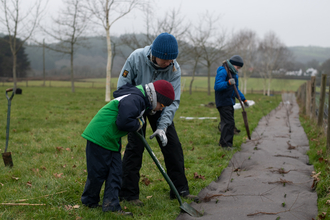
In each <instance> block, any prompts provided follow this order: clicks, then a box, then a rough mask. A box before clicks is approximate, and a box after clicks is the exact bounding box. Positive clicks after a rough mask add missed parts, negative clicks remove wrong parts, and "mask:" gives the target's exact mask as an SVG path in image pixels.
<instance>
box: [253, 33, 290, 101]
mask: <svg viewBox="0 0 330 220" xmlns="http://www.w3.org/2000/svg"><path fill="white" fill-rule="evenodd" d="M258 56H259V59H258V68H259V71H260V74H261V76H263V78H264V93H265V92H266V91H265V90H266V88H267V95H270V86H271V82H272V79H273V73H274V71H276V70H279V69H280V68H282V67H284V66H286V63H287V62H289V59H290V57H292V54H291V53H290V51H289V50H288V48H287V47H286V46H285V45H284V44H283V43H282V42H281V40H280V39H279V38H278V37H277V36H276V34H275V33H274V32H268V33H267V34H266V35H265V37H264V38H263V40H261V41H260V43H259V46H258Z"/></svg>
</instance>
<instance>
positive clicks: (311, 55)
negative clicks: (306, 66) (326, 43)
mask: <svg viewBox="0 0 330 220" xmlns="http://www.w3.org/2000/svg"><path fill="white" fill-rule="evenodd" d="M288 48H289V50H291V51H292V52H293V54H294V56H295V58H296V61H298V62H301V63H306V62H308V61H311V60H314V59H315V60H317V61H319V62H320V63H323V62H324V61H325V60H327V59H330V47H316V46H308V47H303V46H297V47H288Z"/></svg>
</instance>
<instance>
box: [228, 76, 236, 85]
mask: <svg viewBox="0 0 330 220" xmlns="http://www.w3.org/2000/svg"><path fill="white" fill-rule="evenodd" d="M228 84H229V85H230V86H233V85H235V79H233V78H231V79H230V80H228Z"/></svg>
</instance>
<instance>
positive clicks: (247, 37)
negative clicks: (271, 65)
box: [228, 30, 258, 94]
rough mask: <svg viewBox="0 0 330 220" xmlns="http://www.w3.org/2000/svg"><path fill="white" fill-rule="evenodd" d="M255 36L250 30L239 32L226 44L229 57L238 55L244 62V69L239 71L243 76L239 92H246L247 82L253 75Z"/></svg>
mask: <svg viewBox="0 0 330 220" xmlns="http://www.w3.org/2000/svg"><path fill="white" fill-rule="evenodd" d="M257 44H258V39H257V34H256V32H255V31H252V30H241V31H239V32H237V33H236V34H234V35H233V36H232V38H231V40H230V42H229V44H228V51H230V53H231V55H235V54H237V55H240V56H241V57H242V58H243V60H244V67H243V68H242V70H241V71H240V72H241V73H242V75H243V77H242V83H241V84H240V87H241V90H242V91H243V93H244V94H246V92H247V81H248V79H249V78H250V76H251V75H252V73H253V70H254V68H255V65H256V58H257Z"/></svg>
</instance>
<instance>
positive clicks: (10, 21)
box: [0, 0, 47, 88]
mask: <svg viewBox="0 0 330 220" xmlns="http://www.w3.org/2000/svg"><path fill="white" fill-rule="evenodd" d="M0 3H1V5H0V11H1V13H0V23H1V24H2V25H3V26H4V30H3V31H4V32H5V33H6V32H7V33H8V36H9V37H8V40H6V41H7V42H8V43H9V45H10V50H11V53H12V55H13V81H14V88H16V87H17V77H16V76H17V74H16V67H17V54H18V51H19V50H20V49H21V48H22V46H23V45H24V43H25V42H26V41H27V40H28V39H29V38H30V37H31V36H32V34H33V32H34V30H35V29H36V28H37V26H38V24H39V21H40V19H41V16H42V12H43V8H42V1H41V0H36V1H35V2H34V4H32V6H30V7H29V8H26V9H25V10H23V9H22V8H23V6H22V2H21V1H20V0H11V1H7V0H0ZM44 3H46V4H47V1H44ZM18 37H19V38H21V41H17V38H18ZM1 40H5V39H1Z"/></svg>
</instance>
